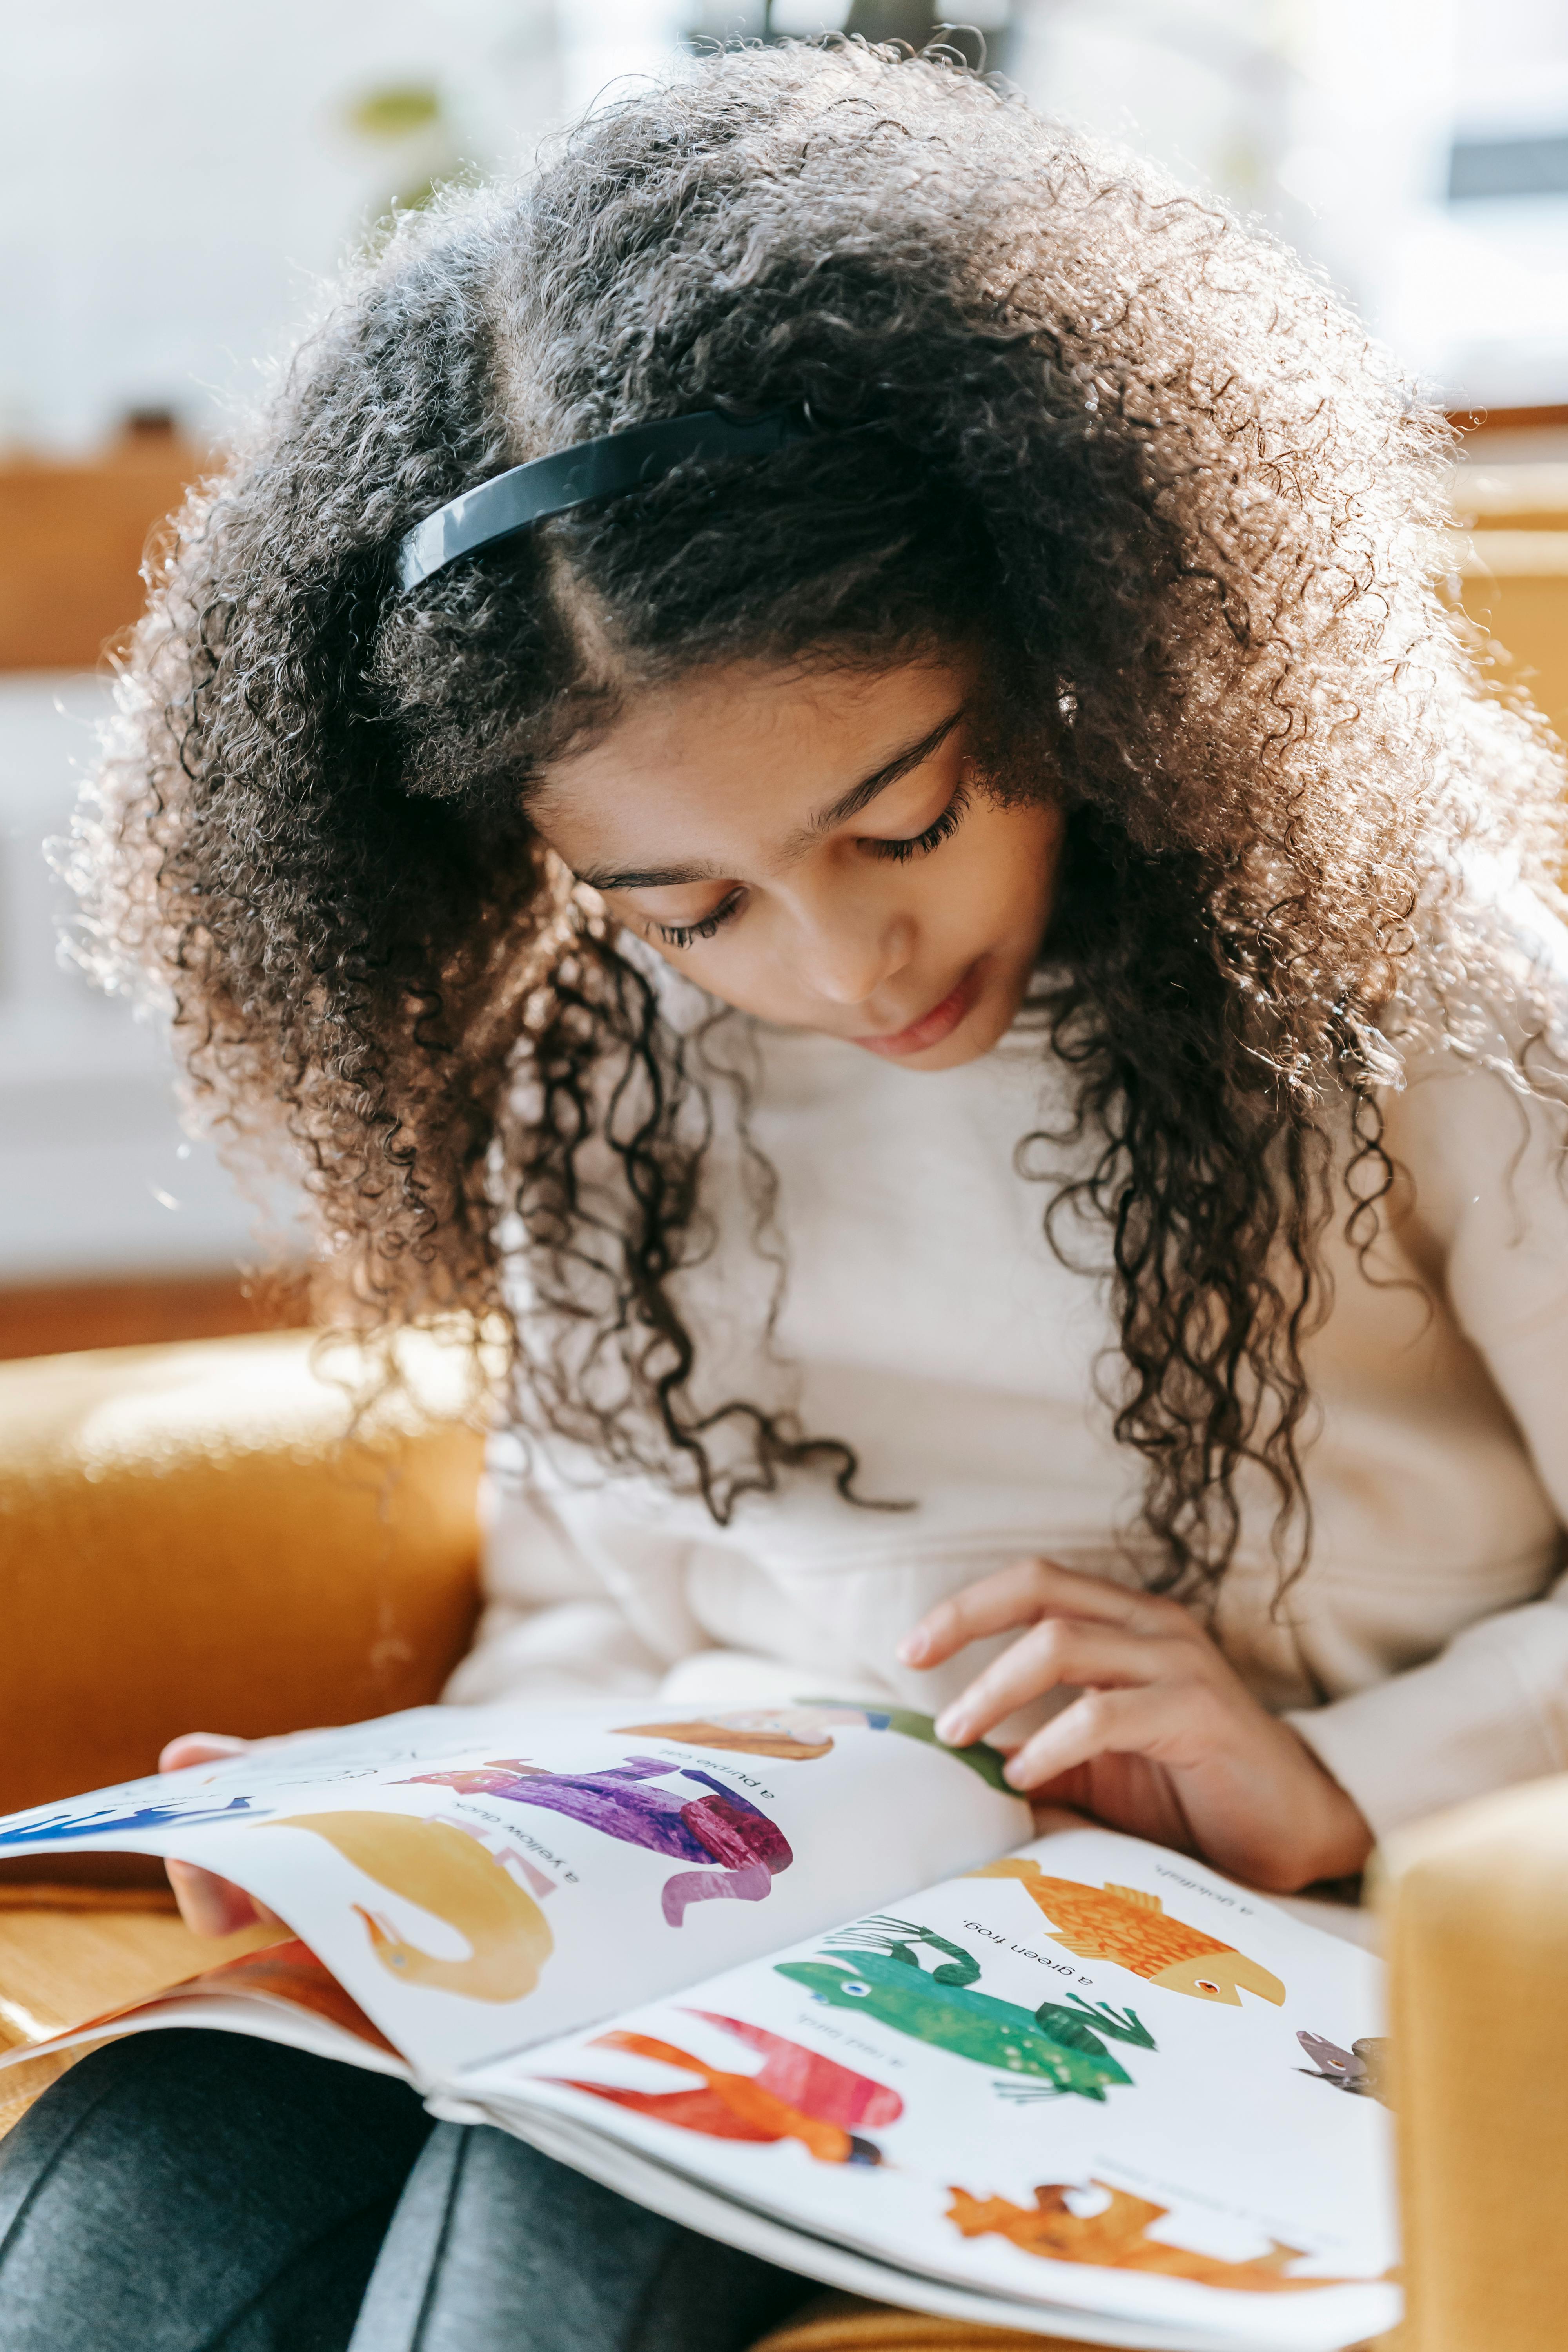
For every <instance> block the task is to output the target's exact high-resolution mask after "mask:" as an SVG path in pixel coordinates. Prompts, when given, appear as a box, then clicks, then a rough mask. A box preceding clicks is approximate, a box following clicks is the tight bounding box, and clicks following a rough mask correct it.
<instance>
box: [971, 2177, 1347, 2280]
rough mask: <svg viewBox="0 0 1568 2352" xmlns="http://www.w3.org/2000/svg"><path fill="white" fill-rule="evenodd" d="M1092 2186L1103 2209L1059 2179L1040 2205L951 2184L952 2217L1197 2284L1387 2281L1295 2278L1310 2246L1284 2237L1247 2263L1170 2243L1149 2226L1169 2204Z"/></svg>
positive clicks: (1053, 2249) (1045, 2251)
mask: <svg viewBox="0 0 1568 2352" xmlns="http://www.w3.org/2000/svg"><path fill="white" fill-rule="evenodd" d="M1071 2186H1073V2184H1071V2183H1068V2182H1062V2181H1051V2182H1048V2183H1047V2184H1046V2185H1045V2186H1044V2187H1042V2188H1039V2189H1036V2191H1035V2202H1034V2205H1033V2207H1032V2208H1031V2207H1029V2206H1026V2205H1014V2204H1011V2203H1010V2202H1009V2201H1008V2200H1007V2199H1006V2198H1005V2197H972V2196H971V2195H970V2194H969V2191H968V2190H967V2189H949V2191H948V2194H949V2196H950V2197H951V2198H952V2204H951V2205H950V2206H949V2208H948V2213H947V2218H948V2220H949V2221H952V2222H953V2223H955V2224H956V2226H957V2228H958V2229H959V2231H961V2232H962V2233H963V2236H964V2237H966V2238H983V2237H987V2236H991V2237H998V2238H1007V2239H1010V2240H1011V2241H1012V2242H1013V2244H1014V2245H1015V2246H1016V2247H1017V2249H1018V2252H1020V2253H1021V2254H1039V2255H1043V2256H1045V2257H1047V2258H1048V2259H1049V2260H1050V2261H1051V2262H1055V2263H1094V2264H1096V2265H1097V2266H1098V2267H1099V2268H1100V2269H1102V2270H1112V2271H1143V2272H1152V2273H1155V2274H1157V2275H1158V2276H1159V2277H1161V2278H1181V2279H1191V2280H1192V2281H1193V2283H1194V2285H1196V2286H1223V2287H1230V2288H1231V2289H1233V2290H1236V2291H1239V2292H1240V2293H1242V2294H1305V2293H1307V2292H1308V2290H1309V2289H1311V2288H1315V2287H1323V2286H1373V2285H1376V2284H1380V2282H1379V2281H1377V2280H1374V2279H1351V2278H1289V2277H1288V2276H1287V2275H1286V2273H1287V2271H1288V2268H1289V2264H1290V2263H1295V2262H1300V2259H1301V2257H1302V2254H1303V2252H1305V2249H1304V2248H1303V2247H1300V2246H1287V2245H1282V2244H1281V2243H1280V2242H1279V2239H1278V2238H1271V2239H1270V2240H1269V2242H1268V2252H1267V2253H1264V2254H1254V2255H1253V2256H1252V2257H1251V2259H1250V2260H1249V2261H1247V2262H1244V2263H1227V2262H1222V2261H1221V2260H1220V2258H1219V2256H1218V2255H1217V2254H1200V2253H1198V2252H1195V2251H1194V2249H1193V2248H1192V2247H1190V2246H1172V2245H1167V2244H1166V2243H1165V2242H1164V2241H1163V2240H1162V2239H1158V2238H1151V2237H1150V2236H1149V2234H1148V2232H1149V2230H1150V2228H1151V2227H1152V2224H1153V2223H1154V2222H1156V2221H1163V2220H1164V2218H1165V2215H1166V2214H1167V2212H1168V2211H1169V2210H1170V2208H1169V2207H1168V2206H1166V2205H1155V2204H1152V2203H1151V2201H1150V2200H1149V2199H1148V2198H1146V2197H1130V2196H1129V2195H1128V2194H1127V2192H1126V2190H1125V2189H1112V2188H1110V2186H1109V2184H1108V2183H1107V2182H1105V2181H1103V2180H1092V2181H1090V2182H1089V2187H1090V2188H1091V2189H1103V2190H1104V2192H1105V2194H1106V2196H1107V2197H1108V2198H1109V2199H1110V2203H1109V2204H1108V2205H1106V2206H1105V2207H1104V2208H1103V2209H1102V2210H1100V2212H1098V2213H1088V2214H1079V2213H1075V2212H1074V2211H1073V2210H1072V2209H1071V2207H1070V2206H1069V2205H1068V2201H1067V2199H1068V2188H1069V2187H1071ZM1075 2194H1076V2189H1075Z"/></svg>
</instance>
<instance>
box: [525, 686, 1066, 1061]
mask: <svg viewBox="0 0 1568 2352" xmlns="http://www.w3.org/2000/svg"><path fill="white" fill-rule="evenodd" d="M977 683H978V681H977V673H976V670H975V668H974V667H973V665H969V664H950V663H947V662H940V661H934V660H933V661H923V662H914V663H909V664H905V665H903V666H900V667H898V668H895V669H889V670H881V671H874V672H872V671H865V670H823V671H816V672H807V671H802V670H801V669H798V668H790V667H774V666H773V665H769V664H766V663H763V662H738V663H733V664H731V665H728V666H726V667H715V668H713V669H710V670H707V671H704V672H700V673H699V674H698V675H697V676H695V677H689V678H686V679H683V680H681V681H679V682H678V683H677V684H675V685H672V686H668V687H659V688H651V689H648V690H647V691H645V692H644V693H642V694H641V695H640V696H639V697H637V698H636V699H635V700H633V701H632V702H631V703H630V704H629V705H628V707H627V709H626V712H625V714H624V716H623V717H622V718H621V719H619V720H618V721H617V723H616V726H615V727H614V728H613V729H611V730H609V731H608V732H607V733H605V735H604V736H603V737H601V738H600V739H599V740H597V741H595V743H594V744H592V745H591V746H590V748H588V749H587V750H585V751H581V752H578V753H574V754H570V755H568V756H567V757H566V758H565V759H563V760H562V761H559V762H558V763H557V764H556V765H555V766H554V768H552V771H551V772H550V773H549V774H548V775H547V776H546V777H545V779H544V780H543V782H542V787H541V789H540V791H539V794H538V797H537V799H536V800H535V801H534V803H532V805H531V815H532V818H533V821H534V823H535V824H536V825H537V827H538V829H539V832H540V834H541V835H542V837H543V839H544V840H545V841H546V842H547V843H548V844H549V845H550V846H551V848H552V849H553V850H554V851H555V852H556V854H557V855H558V856H560V857H561V858H563V860H564V862H565V863H566V865H567V866H570V867H571V869H572V871H573V872H574V874H575V875H576V876H577V877H578V878H579V879H580V880H581V881H584V882H587V883H591V884H592V885H593V887H595V889H596V890H598V891H600V892H601V893H602V894H603V896H604V898H605V904H606V906H607V907H608V908H609V911H610V912H611V914H612V915H614V916H615V918H616V920H617V921H619V922H621V923H624V924H625V925H626V928H627V929H630V930H633V931H636V932H637V934H638V935H639V936H640V937H641V938H643V939H645V940H647V941H648V943H649V945H650V946H652V947H653V948H655V949H656V950H658V953H659V954H660V955H661V956H663V957H664V959H665V961H667V962H668V963H670V964H673V965H674V966H675V967H676V969H677V970H678V971H684V972H686V973H688V974H689V976H690V978H691V979H693V980H695V981H697V982H700V985H701V986H702V987H703V988H705V989H707V990H708V991H709V992H710V994H712V995H714V996H717V997H721V998H722V999H723V1000H724V1001H725V1003H729V1004H733V1005H736V1006H738V1007H739V1008H740V1009H741V1010H742V1012H745V1013H755V1014H756V1015H757V1016H758V1017H759V1018H760V1019H762V1020H763V1021H768V1022H773V1023H776V1024H779V1025H781V1026H783V1027H787V1028H805V1029H820V1030H822V1031H823V1032H824V1033H825V1034H826V1035H828V1036H830V1037H840V1038H843V1039H844V1040H845V1041H846V1042H847V1043H848V1044H850V1045H861V1046H863V1047H864V1048H865V1049H866V1051H867V1052H868V1053H870V1054H879V1055H883V1056H884V1057H886V1058H887V1059H889V1060H892V1061H897V1062H900V1063H901V1064H902V1065H903V1066H904V1067H906V1068H907V1069H911V1070H948V1069H952V1068H954V1067H955V1066H957V1065H958V1064H959V1063H961V1062H968V1061H973V1059H974V1058H975V1057H976V1056H977V1055H981V1054H984V1053H988V1052H989V1051H990V1049H991V1047H992V1046H993V1045H994V1044H995V1043H996V1040H997V1039H998V1037H1000V1036H1001V1035H1002V1034H1003V1032H1004V1031H1005V1029H1006V1028H1007V1026H1008V1024H1010V1022H1011V1021H1012V1019H1013V1016H1014V1014H1015V1013H1016V1011H1017V1009H1018V1006H1019V1003H1021V1001H1022V999H1023V995H1024V991H1025V989H1026V986H1027V984H1028V979H1029V973H1030V971H1031V968H1032V967H1033V964H1034V961H1035V957H1036V953H1037V950H1038V948H1039V944H1040V940H1041V938H1042V936H1043V934H1044V931H1045V928H1046V922H1047V918H1048V916H1049V914H1050V909H1051V902H1052V898H1053V895H1054V889H1055V883H1056V875H1057V866H1058V857H1059V854H1060V845H1061V835H1062V824H1063V820H1062V816H1061V813H1060V811H1059V810H1058V809H1056V808H1054V807H1051V806H1046V805H1040V804H1037V803H1025V804H1022V805H1018V806H1014V807H1002V806H999V805H998V804H997V803H995V802H994V800H992V799H989V798H988V797H987V796H986V794H985V793H984V791H982V790H981V789H980V786H979V782H978V777H977V772H976V770H975V767H974V763H973V760H972V759H971V757H970V751H969V746H970V743H971V740H972V735H973V729H972V724H971V719H970V716H969V709H968V705H969V703H970V702H971V700H972V698H973V695H974V694H975V692H976V690H977Z"/></svg>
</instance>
